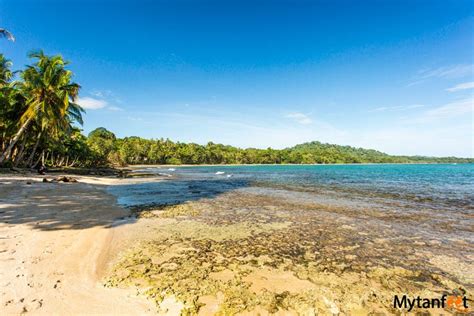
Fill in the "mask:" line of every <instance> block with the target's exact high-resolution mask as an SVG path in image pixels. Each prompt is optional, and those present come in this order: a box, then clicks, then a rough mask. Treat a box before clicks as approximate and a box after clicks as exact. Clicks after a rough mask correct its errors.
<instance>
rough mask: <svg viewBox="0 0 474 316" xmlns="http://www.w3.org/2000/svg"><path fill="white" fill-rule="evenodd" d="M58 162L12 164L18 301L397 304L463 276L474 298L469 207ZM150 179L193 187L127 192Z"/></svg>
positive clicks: (5, 262) (184, 307)
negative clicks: (48, 166)
mask: <svg viewBox="0 0 474 316" xmlns="http://www.w3.org/2000/svg"><path fill="white" fill-rule="evenodd" d="M59 175H60V174H54V176H52V175H47V176H41V175H34V174H28V175H18V174H10V175H0V185H1V187H2V190H1V192H0V218H1V219H2V220H1V222H0V231H1V232H2V235H4V236H5V238H4V239H3V240H2V249H4V250H5V251H3V252H1V253H0V256H1V257H0V258H1V261H0V262H1V265H0V271H2V273H3V275H2V282H4V284H2V294H1V299H2V301H1V302H0V303H1V305H0V310H2V311H5V313H8V314H21V313H23V312H25V311H28V312H29V313H30V312H31V313H34V314H35V313H36V314H50V313H60V314H78V313H100V314H115V313H126V314H147V313H150V314H156V313H157V314H167V315H172V314H174V315H179V313H181V312H188V313H191V314H199V315H210V314H214V313H216V312H220V313H221V314H222V313H224V314H226V313H227V314H242V315H245V314H248V315H257V314H261V315H266V314H268V313H276V314H278V313H282V314H285V315H289V314H294V315H297V314H308V313H309V314H311V313H315V314H321V315H326V314H328V315H329V314H334V313H336V314H337V313H340V314H342V315H349V314H361V315H362V314H367V313H373V312H378V313H384V314H387V315H388V314H392V313H394V312H396V311H397V310H395V309H393V308H392V307H391V305H392V300H393V296H394V295H399V294H402V293H408V294H410V295H424V296H425V297H426V296H429V297H438V296H439V295H441V294H442V293H452V291H453V290H456V289H459V288H462V289H464V290H467V292H468V293H469V299H470V300H471V301H472V294H471V293H472V291H473V284H474V280H473V279H472V278H471V277H470V276H469V275H470V273H469V271H471V270H472V269H473V264H472V262H473V260H474V258H473V257H472V246H470V243H469V240H470V239H469V238H470V237H469V236H470V235H462V234H460V232H461V231H465V232H469V227H468V225H467V222H466V221H465V220H464V217H463V216H468V214H467V215H463V214H460V215H459V216H460V217H459V221H458V222H456V224H455V225H457V226H455V227H457V228H456V229H454V230H453V228H452V227H453V226H452V225H453V223H454V222H453V221H454V220H457V219H452V220H453V221H451V220H450V219H449V218H443V217H442V216H441V215H440V216H433V214H432V213H429V212H430V211H429V210H427V211H426V212H427V213H423V212H422V213H420V214H421V216H422V217H420V215H419V214H418V215H417V214H413V213H412V212H410V209H406V211H407V212H406V213H404V212H397V211H390V210H391V208H398V207H400V205H399V204H397V203H398V202H396V201H395V202H394V201H392V200H390V199H388V200H387V201H385V202H383V201H382V200H377V201H376V202H373V201H372V202H370V201H369V202H368V203H366V202H367V201H365V202H364V200H360V199H357V198H356V197H355V196H351V198H350V199H347V197H345V196H344V195H340V194H339V193H338V192H333V193H331V194H328V192H326V191H324V192H318V191H315V192H306V191H288V190H285V189H284V188H271V187H261V186H247V185H246V186H241V187H229V189H225V190H223V191H218V192H217V191H216V192H214V193H212V194H211V195H210V196H203V197H199V198H191V195H190V194H192V193H193V192H199V191H202V190H210V191H213V190H214V189H215V188H210V187H206V186H200V184H199V181H198V182H193V181H192V180H186V178H185V177H184V178H183V175H181V176H180V177H176V178H175V177H172V178H171V179H169V178H166V177H159V176H158V177H154V178H149V177H146V178H126V179H123V178H117V177H112V176H74V178H76V179H77V180H78V183H43V182H42V179H43V178H45V177H46V178H47V179H52V178H55V177H57V176H59ZM163 179H167V180H166V181H161V180H163ZM186 181H188V182H186ZM27 182H30V183H31V184H27ZM178 183H179V185H182V187H180V186H178V187H177V186H176V185H177V184H178ZM211 183H213V182H212V181H211ZM150 184H153V185H155V186H156V187H153V190H152V191H150V192H155V194H158V193H159V194H160V195H167V194H171V195H172V194H173V192H175V191H176V192H179V195H180V196H182V197H183V198H184V200H183V201H179V202H176V203H171V204H164V205H156V204H152V205H142V206H137V207H135V208H131V209H124V208H122V207H120V206H118V205H117V199H118V196H120V195H121V194H122V193H123V192H129V191H130V189H131V188H132V187H133V186H134V185H139V186H140V187H141V186H147V185H150ZM218 185H222V183H221V182H218ZM120 190H122V191H120ZM169 190H171V191H169ZM112 193H113V194H114V195H113V194H112ZM129 193H130V192H129ZM136 193H137V192H135V193H133V194H136ZM361 202H364V203H361ZM371 203H376V204H371ZM392 204H393V205H392ZM382 209H383V210H382ZM132 212H133V214H132ZM453 266H455V267H456V269H453ZM431 312H432V313H434V314H441V313H446V312H447V313H451V312H452V311H449V310H431Z"/></svg>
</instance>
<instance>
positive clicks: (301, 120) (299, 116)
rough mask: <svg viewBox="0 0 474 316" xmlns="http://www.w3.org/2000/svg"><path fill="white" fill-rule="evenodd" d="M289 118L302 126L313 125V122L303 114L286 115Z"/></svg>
mask: <svg viewBox="0 0 474 316" xmlns="http://www.w3.org/2000/svg"><path fill="white" fill-rule="evenodd" d="M286 117H287V118H290V119H292V120H294V121H295V122H297V123H299V124H301V125H309V124H311V123H313V120H312V119H311V118H310V117H309V116H308V115H306V114H303V113H290V114H288V115H286Z"/></svg>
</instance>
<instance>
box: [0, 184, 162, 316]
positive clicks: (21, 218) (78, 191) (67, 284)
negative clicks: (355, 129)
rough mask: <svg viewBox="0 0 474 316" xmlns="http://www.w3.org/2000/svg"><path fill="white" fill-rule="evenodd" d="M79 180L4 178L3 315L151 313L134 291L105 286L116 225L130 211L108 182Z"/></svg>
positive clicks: (0, 209)
mask: <svg viewBox="0 0 474 316" xmlns="http://www.w3.org/2000/svg"><path fill="white" fill-rule="evenodd" d="M49 178H51V177H49ZM76 178H78V179H79V181H80V182H82V183H41V182H40V181H41V180H42V177H36V176H35V177H31V176H28V177H20V176H3V175H2V176H1V177H0V187H1V190H0V218H1V222H0V236H1V240H0V271H1V272H0V273H1V275H0V279H1V294H0V295H1V306H0V314H4V315H5V314H22V313H33V314H45V315H46V314H48V315H51V314H62V315H71V314H127V315H132V314H134V315H143V314H147V313H151V311H153V310H154V307H153V305H152V304H151V303H150V302H149V301H147V300H146V298H144V297H139V296H138V297H137V295H136V293H134V292H133V291H131V290H121V289H111V288H104V286H103V285H102V284H101V282H100V279H101V277H102V274H103V271H104V268H105V267H106V264H107V261H108V258H109V255H110V251H113V249H114V247H113V245H114V244H115V229H114V223H115V222H116V221H117V219H118V218H120V217H123V216H127V215H128V211H126V210H124V209H121V208H119V207H117V206H115V198H114V197H112V196H110V195H108V194H106V193H104V191H103V188H104V187H103V186H101V185H99V184H100V183H107V181H109V182H108V183H110V181H111V180H108V179H99V178H87V177H76ZM27 182H31V184H27ZM85 182H89V183H95V184H94V185H92V184H87V183H85Z"/></svg>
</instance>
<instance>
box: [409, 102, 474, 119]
mask: <svg viewBox="0 0 474 316" xmlns="http://www.w3.org/2000/svg"><path fill="white" fill-rule="evenodd" d="M473 112H474V99H472V98H467V99H462V100H458V101H454V102H451V103H447V104H444V105H441V106H438V107H435V108H432V109H429V110H427V111H425V112H423V113H421V115H419V116H418V117H411V118H408V119H407V120H405V121H404V122H405V123H416V124H419V123H429V122H436V121H440V120H446V119H451V118H458V117H463V116H465V115H466V114H472V113H473Z"/></svg>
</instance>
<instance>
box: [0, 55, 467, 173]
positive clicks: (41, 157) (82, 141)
mask: <svg viewBox="0 0 474 316" xmlns="http://www.w3.org/2000/svg"><path fill="white" fill-rule="evenodd" d="M29 57H30V58H31V59H32V60H33V63H32V64H31V65H29V66H26V69H24V70H22V71H13V70H12V69H11V67H12V63H11V62H10V61H9V60H8V59H6V58H5V56H3V55H2V54H0V149H1V156H0V165H1V166H3V167H29V168H34V167H37V166H41V165H45V166H50V167H95V166H106V165H126V164H281V163H292V164H301V163H304V164H314V163H318V164H319V163H421V162H429V163H439V162H474V159H468V158H455V157H446V158H433V157H418V156H415V157H413V156H410V157H409V156H391V155H387V154H385V153H382V152H379V151H376V150H368V149H362V148H354V147H350V146H339V145H332V144H323V143H320V142H311V143H305V144H301V145H296V146H294V147H291V148H286V149H280V150H276V149H272V148H267V149H256V148H247V149H241V148H236V147H233V146H226V145H222V144H215V143H212V142H209V143H207V144H206V145H199V144H194V143H180V142H173V141H171V140H168V139H143V138H140V137H125V138H117V137H116V136H115V135H114V134H113V133H112V132H110V131H108V130H106V129H105V128H102V127H101V128H97V129H95V130H94V131H92V132H91V133H89V135H88V136H87V137H86V136H84V135H83V134H82V132H81V130H80V128H79V126H81V125H82V123H83V122H82V114H83V113H84V110H83V109H82V108H81V106H80V105H78V104H76V103H75V101H76V99H77V97H78V95H79V90H80V86H79V84H77V83H74V82H73V81H72V77H73V74H72V72H71V71H70V70H68V69H67V65H68V63H67V62H66V61H65V60H64V59H63V58H62V57H61V56H47V55H45V54H44V53H43V52H42V51H38V52H33V53H31V54H30V56H29Z"/></svg>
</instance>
